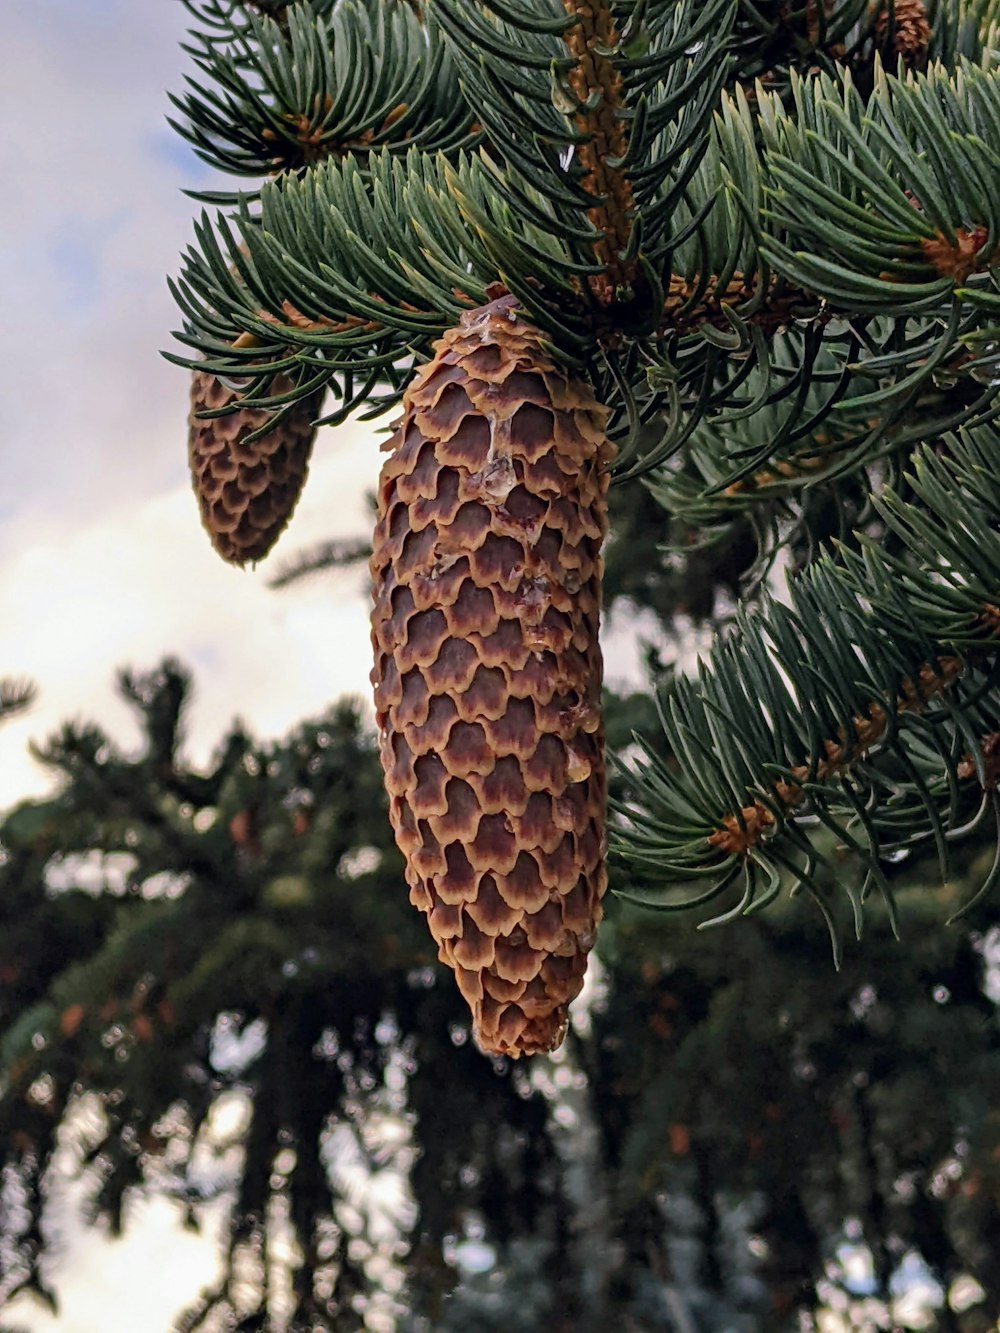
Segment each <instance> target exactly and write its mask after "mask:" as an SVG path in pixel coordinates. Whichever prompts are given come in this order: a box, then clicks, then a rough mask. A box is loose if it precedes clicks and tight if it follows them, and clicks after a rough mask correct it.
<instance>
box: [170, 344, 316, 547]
mask: <svg viewBox="0 0 1000 1333" xmlns="http://www.w3.org/2000/svg"><path fill="white" fill-rule="evenodd" d="M291 387H292V384H291V381H290V380H288V379H287V378H286V377H285V376H283V375H279V376H276V377H275V379H274V381H273V383H272V385H271V392H272V393H275V394H281V393H287V392H288V391H289V390H290V389H291ZM236 397H237V394H236V392H235V391H234V390H233V389H228V388H226V386H225V385H224V384H221V383H220V382H219V381H218V380H217V379H216V378H215V376H214V375H210V374H208V373H207V372H206V371H203V370H196V371H194V373H193V375H192V377H191V414H190V416H189V418H188V461H189V463H190V465H191V480H192V482H193V484H194V490H195V495H196V496H197V497H198V508H199V511H200V513H201V521H202V524H203V525H204V528H205V531H206V532H207V533H208V535H209V538H210V539H211V542H212V545H213V546H214V547H215V549H216V550H217V551H218V553H219V555H221V556H222V558H223V560H228V561H229V562H230V563H231V564H234V565H244V564H246V562H247V561H248V560H249V561H254V560H263V558H264V556H266V555H267V553H268V551H270V549H271V547H272V546H273V545H274V544H275V542H276V541H277V540H278V538H279V537H280V536H281V534H282V532H283V531H284V530H285V527H286V525H287V523H288V520H289V519H290V518H291V516H292V510H293V509H294V508H295V505H296V503H297V502H298V498H299V496H300V495H301V493H302V487H303V486H304V484H305V479H306V472H307V470H308V467H309V455H310V454H311V453H312V447H313V440H314V439H315V437H316V428H315V426H314V425H313V424H312V423H313V420H314V419H315V418H316V417H317V416H318V415H319V412H320V406H321V403H322V400H323V394H322V391H321V392H319V393H316V394H311V395H310V396H309V397H308V398H305V399H303V400H302V402H301V403H300V404H296V406H295V408H294V409H293V410H292V411H291V412H290V413H289V414H288V416H286V417H285V418H284V419H283V420H282V421H280V422H279V423H278V425H277V426H276V427H275V428H274V430H270V431H268V432H267V434H266V435H262V436H261V437H260V439H257V440H252V441H251V442H250V443H249V444H248V443H247V442H246V437H247V436H248V435H249V434H250V433H251V432H252V431H255V430H257V429H258V428H259V427H260V426H262V425H263V424H264V422H265V421H266V420H267V417H268V413H267V412H266V411H265V410H264V409H263V408H258V407H243V408H240V409H239V410H238V411H236V412H232V413H230V414H228V415H227V416H222V417H209V418H204V417H199V416H198V415H197V414H198V412H200V411H202V410H203V409H207V408H219V407H224V406H225V405H226V404H228V403H231V402H232V401H233V400H234V398H236Z"/></svg>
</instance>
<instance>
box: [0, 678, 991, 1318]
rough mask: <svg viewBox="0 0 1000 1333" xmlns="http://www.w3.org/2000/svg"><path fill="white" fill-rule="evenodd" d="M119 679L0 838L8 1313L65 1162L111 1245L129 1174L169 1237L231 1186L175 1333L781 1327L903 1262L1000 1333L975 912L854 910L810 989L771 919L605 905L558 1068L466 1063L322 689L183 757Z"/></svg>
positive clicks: (782, 910)
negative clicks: (117, 705) (286, 712)
mask: <svg viewBox="0 0 1000 1333" xmlns="http://www.w3.org/2000/svg"><path fill="white" fill-rule="evenodd" d="M120 683H121V687H122V689H123V691H124V693H125V696H126V697H127V698H128V699H129V700H130V701H131V702H132V704H133V706H134V707H135V709H136V713H137V717H138V718H139V720H140V721H141V723H142V735H143V742H142V746H141V749H140V750H139V751H138V752H137V753H136V754H134V755H126V754H124V753H122V752H121V751H120V749H118V748H117V747H116V746H115V745H114V744H113V742H111V741H110V740H109V738H108V737H107V736H106V735H104V734H103V733H102V732H100V731H99V730H98V729H95V728H92V727H88V726H85V725H82V724H75V725H73V726H67V727H65V728H63V729H62V731H61V732H60V733H59V734H58V735H56V736H54V737H53V738H52V739H51V740H50V741H49V742H48V743H47V745H46V746H44V747H42V748H41V749H40V751H39V753H40V754H41V755H42V756H43V757H44V758H45V759H46V761H47V762H48V763H50V764H51V765H53V767H54V769H55V771H56V772H57V773H58V774H60V775H61V781H60V785H59V788H58V790H57V792H56V794H55V795H54V796H53V797H51V798H50V799H48V800H41V801H30V802H25V803H23V804H22V805H20V806H19V807H17V808H16V809H14V810H13V811H11V812H10V813H9V814H8V816H7V817H6V819H5V820H4V821H3V823H2V826H0V847H2V853H3V854H2V857H0V941H2V943H0V1144H2V1145H3V1153H4V1174H3V1182H4V1183H3V1195H2V1204H3V1207H2V1212H0V1305H2V1306H3V1308H5V1309H9V1310H10V1319H11V1320H12V1321H13V1322H12V1323H10V1324H7V1323H6V1322H4V1323H3V1326H4V1327H5V1328H10V1329H15V1328H17V1314H18V1311H19V1310H22V1309H23V1306H20V1305H17V1304H14V1301H13V1298H14V1296H15V1295H16V1293H17V1292H18V1291H24V1290H26V1289H27V1290H30V1291H34V1293H35V1294H36V1296H39V1297H42V1298H47V1299H48V1300H50V1301H52V1300H54V1296H53V1294H52V1292H51V1291H50V1289H49V1288H50V1279H51V1274H52V1271H53V1266H54V1265H57V1261H58V1241H57V1240H56V1241H55V1242H53V1243H51V1244H50V1248H49V1249H48V1250H46V1249H45V1247H44V1243H43V1237H45V1236H46V1235H48V1236H49V1237H50V1238H51V1236H52V1235H53V1232H52V1230H50V1229H46V1227H45V1226H44V1225H43V1222H44V1211H45V1207H46V1201H47V1200H52V1201H54V1206H55V1207H56V1208H58V1201H59V1197H60V1192H59V1184H60V1179H61V1177H62V1176H64V1175H65V1174H66V1172H67V1171H68V1170H70V1169H74V1170H79V1171H81V1172H83V1173H84V1176H85V1178H86V1180H87V1181H88V1184H89V1190H88V1197H89V1200H90V1206H91V1209H92V1213H93V1215H94V1217H95V1218H104V1219H107V1220H108V1221H109V1222H110V1223H111V1226H112V1230H113V1231H116V1230H117V1229H119V1228H120V1227H121V1226H122V1224H123V1217H124V1212H125V1207H126V1204H127V1201H128V1198H129V1197H130V1194H131V1193H132V1192H134V1191H137V1190H138V1191H142V1192H145V1193H159V1194H163V1195H166V1196H167V1197H170V1198H173V1199H174V1200H176V1201H178V1203H179V1205H180V1206H181V1207H182V1208H183V1209H184V1210H185V1212H186V1215H187V1217H188V1220H189V1222H190V1223H191V1224H192V1225H198V1223H199V1220H200V1218H201V1217H202V1214H203V1208H204V1206H205V1205H206V1204H207V1203H210V1202H211V1201H212V1200H213V1199H216V1198H218V1197H220V1196H221V1197H222V1198H224V1199H225V1201H226V1207H227V1219H228V1226H227V1229H226V1235H227V1237H228V1240H227V1253H226V1255H225V1257H224V1264H223V1278H222V1282H221V1284H220V1286H219V1288H218V1289H217V1290H215V1291H212V1292H208V1293H206V1294H205V1296H204V1297H203V1299H202V1301H201V1302H200V1303H199V1304H198V1305H197V1306H196V1307H195V1308H194V1309H192V1310H191V1311H190V1312H189V1313H188V1315H187V1316H185V1318H184V1319H183V1320H182V1321H181V1322H180V1323H179V1324H178V1327H179V1328H186V1329H191V1330H193V1329H196V1328H205V1329H214V1328H220V1327H242V1328H245V1329H259V1330H262V1333H263V1331H264V1330H267V1331H268V1333H272V1331H273V1333H277V1330H279V1329H284V1328H290V1329H293V1330H303V1331H304V1330H309V1331H310V1333H315V1331H316V1330H317V1329H330V1330H337V1333H341V1330H345V1329H351V1328H358V1329H362V1328H372V1329H375V1328H380V1327H387V1326H392V1327H395V1328H397V1329H398V1330H400V1333H403V1330H406V1333H427V1331H428V1330H434V1331H435V1333H437V1331H438V1330H440V1331H441V1333H447V1330H452V1329H455V1330H458V1329H465V1328H469V1327H471V1326H475V1327H477V1328H483V1329H492V1328H496V1329H501V1328H509V1327H522V1328H525V1329H531V1330H534V1329H537V1328H538V1327H541V1326H544V1325H545V1324H552V1325H553V1327H555V1328H559V1329H566V1330H567V1333H568V1331H569V1330H573V1331H574V1333H576V1331H577V1330H580V1331H581V1333H588V1331H589V1330H594V1331H595V1333H597V1330H604V1329H607V1328H608V1327H610V1326H612V1324H613V1323H619V1324H621V1325H622V1326H623V1327H625V1328H629V1329H634V1330H640V1331H641V1333H645V1331H646V1330H649V1333H653V1330H659V1329H671V1330H673V1333H687V1330H689V1329H695V1330H698V1333H717V1330H719V1329H720V1328H735V1329H741V1330H746V1333H791V1330H793V1329H797V1328H801V1327H803V1326H806V1327H808V1322H807V1321H808V1319H809V1318H810V1317H811V1316H812V1314H813V1312H815V1310H816V1309H817V1308H818V1307H819V1306H821V1305H822V1304H824V1302H826V1301H829V1300H836V1299H837V1293H838V1292H839V1293H840V1297H841V1298H842V1299H843V1300H845V1301H848V1300H850V1299H852V1298H853V1299H855V1300H856V1301H857V1302H860V1298H861V1295H865V1296H866V1299H867V1305H866V1306H865V1309H866V1311H867V1317H868V1318H869V1320H871V1318H872V1317H873V1315H872V1310H873V1309H874V1308H881V1309H882V1310H883V1311H886V1310H887V1309H888V1307H889V1304H890V1302H891V1300H892V1298H893V1290H894V1289H893V1283H894V1282H895V1281H898V1274H899V1269H900V1266H901V1264H902V1262H903V1260H904V1259H905V1258H906V1256H907V1255H911V1256H912V1255H914V1254H919V1255H920V1256H921V1257H922V1261H923V1263H924V1265H925V1266H926V1269H927V1270H929V1272H930V1274H931V1275H932V1276H933V1278H934V1280H935V1281H936V1282H937V1283H938V1284H939V1286H940V1287H941V1288H942V1290H955V1289H957V1288H956V1285H955V1284H956V1283H958V1284H959V1285H961V1284H962V1283H963V1282H964V1284H965V1287H966V1290H967V1291H969V1290H971V1291H972V1293H973V1295H972V1301H971V1304H970V1305H969V1308H968V1309H966V1310H965V1311H963V1312H958V1311H955V1312H953V1311H951V1310H949V1309H948V1308H945V1309H943V1310H942V1311H941V1312H940V1314H939V1316H938V1319H937V1322H936V1325H935V1326H936V1328H937V1329H938V1330H939V1333H955V1331H956V1330H958V1331H959V1333H985V1330H986V1329H988V1328H989V1327H991V1326H992V1324H993V1323H995V1322H996V1319H997V1317H998V1315H1000V1281H998V1276H997V1270H996V1264H995V1254H996V1247H997V1244H998V1240H1000V1173H998V1167H997V1163H998V1160H1000V1121H998V1119H997V1116H996V1111H995V1108H996V1105H997V1102H998V1097H1000V1043H998V1039H997V1018H996V1010H995V998H990V997H991V995H992V996H994V997H995V995H996V993H997V992H996V986H997V983H996V978H995V976H994V975H993V972H992V971H991V966H995V963H994V964H992V965H991V964H990V955H991V937H990V936H988V935H987V934H986V933H984V932H985V927H986V926H987V924H988V921H989V916H988V914H987V913H986V912H985V911H984V910H983V909H982V908H981V907H980V908H979V909H976V910H977V913H978V919H977V920H975V921H974V923H973V924H974V925H975V926H976V927H977V930H978V933H969V932H967V931H966V932H962V933H958V932H955V935H954V937H952V936H951V935H948V934H945V933H943V932H941V931H939V930H936V929H935V928H934V921H935V919H936V918H937V917H938V916H939V914H940V912H941V911H942V910H945V911H947V910H949V909H950V908H951V907H952V906H953V905H954V903H955V902H957V901H959V900H960V898H961V888H960V887H959V888H956V889H955V890H950V891H948V892H947V893H941V892H937V893H935V892H933V890H932V889H931V888H930V886H929V884H928V883H924V884H923V885H921V886H919V887H918V886H914V887H913V888H911V889H910V890H908V891H906V903H905V906H906V913H907V919H908V920H909V921H911V922H912V923H913V925H914V930H913V935H912V939H911V941H910V948H909V949H907V950H906V951H902V950H900V948H899V946H898V945H897V944H896V942H895V941H894V940H893V939H892V937H891V933H890V932H889V931H888V930H887V929H886V928H885V922H884V921H882V922H880V923H879V924H880V928H879V929H876V930H875V931H873V932H872V937H871V938H870V939H869V940H867V941H866V942H865V945H864V946H863V947H861V946H855V947H854V948H853V949H852V950H850V951H849V952H848V954H847V956H846V957H845V959H844V962H843V965H842V967H841V969H840V971H839V972H838V971H836V970H835V969H834V968H832V967H831V966H830V964H829V957H828V943H827V938H826V933H825V930H824V928H823V926H822V923H821V922H820V921H818V920H817V919H816V918H815V917H813V916H812V915H811V914H808V913H803V912H802V911H801V910H800V909H799V907H798V905H797V904H796V903H794V902H789V901H785V902H782V903H781V904H775V907H774V910H773V911H771V912H769V913H767V914H766V915H764V916H760V917H752V918H751V919H750V920H749V921H747V922H746V923H744V924H743V926H742V928H741V929H739V930H732V931H729V932H725V931H716V932H710V933H709V934H708V935H707V936H706V935H699V934H698V933H697V931H696V929H695V928H694V923H693V922H691V921H690V920H688V919H684V920H682V921H681V922H680V923H679V924H678V923H675V922H674V921H669V922H668V921H667V919H666V918H653V919H652V924H651V921H650V918H649V917H648V914H646V913H645V912H643V911H642V910H641V909H634V908H631V907H629V906H627V905H625V906H622V907H619V909H618V910H617V911H616V912H615V914H614V915H613V917H612V919H611V920H610V921H609V922H608V923H607V926H606V929H605V930H604V931H603V933H602V940H601V944H600V946H599V953H600V956H601V962H602V965H603V966H602V969H601V976H600V978H599V979H597V987H596V990H595V992H594V994H593V996H592V997H591V1003H590V1004H589V1005H588V1006H587V1014H588V1019H587V1021H586V1022H585V1023H582V1024H581V1025H580V1026H579V1027H578V1028H576V1029H574V1030H573V1031H572V1032H571V1036H570V1039H569V1040H568V1042H567V1044H566V1046H565V1048H564V1050H563V1051H561V1052H559V1053H557V1057H556V1058H555V1059H554V1060H543V1061H536V1062H533V1064H532V1065H528V1066H525V1065H523V1064H514V1063H512V1062H510V1061H509V1060H507V1059H500V1060H490V1059H487V1058H486V1057H484V1056H483V1055H482V1054H481V1053H480V1052H479V1051H478V1050H477V1049H476V1048H475V1046H474V1044H473V1042H472V1040H471V1034H470V1030H469V1021H468V1011H467V1009H466V1007H465V1005H464V1003H463V1001H462V999H461V997H460V995H459V994H458V993H457V991H456V989H455V988H454V986H453V985H452V984H451V983H450V979H449V976H448V973H447V972H446V971H445V969H443V968H441V967H440V966H438V965H437V964H436V962H435V960H434V956H433V954H434V950H433V946H432V944H431V942H430V941H429V940H428V939H427V937H426V934H425V932H424V931H423V929H422V928H421V925H420V922H419V918H418V917H417V916H416V914H415V913H413V912H412V911H411V910H410V909H409V908H408V907H407V905H406V903H405V895H404V892H403V889H402V867H401V863H400V858H399V854H398V852H397V851H396V850H395V848H394V847H393V845H392V841H391V838H390V835H389V829H388V824H387V821H386V819H385V809H384V798H383V797H382V795H381V792H380V787H381V780H380V774H379V767H378V760H377V754H376V744H375V739H374V737H372V736H371V735H370V734H369V733H368V732H367V731H366V729H365V728H364V727H363V726H362V725H361V724H360V722H359V719H358V716H357V712H356V710H355V709H354V708H353V707H352V706H349V705H341V706H338V707H337V708H335V709H333V710H332V711H331V713H330V714H329V715H328V716H327V717H325V718H322V719H319V720H317V721H316V722H312V723H307V724H303V725H302V726H300V727H298V728H296V730H295V731H294V732H293V733H292V735H291V736H290V737H289V738H288V739H287V740H286V741H284V742H282V743H279V744H275V743H272V744H266V745H265V744H260V743H259V742H256V741H254V740H253V739H252V738H251V737H249V736H248V735H247V734H246V733H245V731H243V730H242V729H240V728H238V727H237V728H234V729H233V730H232V731H231V732H230V734H229V735H228V737H226V738H225V739H224V740H223V742H222V744H221V745H220V746H219V749H218V752H217V756H216V759H215V760H214V762H213V763H212V765H211V767H210V769H209V770H208V771H207V772H199V771H196V770H193V769H192V768H191V767H190V766H189V765H188V764H187V763H186V762H185V761H184V758H183V750H182V747H181V739H182V733H183V706H184V701H185V699H186V697H187V694H188V688H189V682H188V679H187V676H186V673H185V672H184V671H183V670H182V669H181V668H180V667H179V666H178V665H177V664H176V663H171V662H166V663H164V664H163V665H162V666H161V667H160V668H159V669H158V670H157V671H155V672H152V673H149V674H148V675H143V676H137V675H135V674H132V673H123V675H122V677H121V682H120ZM631 711H632V710H631V709H629V708H623V707H620V706H618V705H615V706H613V707H612V708H611V709H610V711H609V724H610V735H611V740H612V742H613V743H616V742H617V741H618V740H619V739H620V738H619V734H618V733H619V729H620V728H621V727H622V726H624V725H625V724H626V723H627V722H628V721H630V720H631V716H630V715H631ZM907 870H908V873H909V877H910V878H911V879H912V878H914V872H913V871H912V870H910V868H909V867H907ZM924 873H925V874H933V866H932V865H930V864H929V863H926V862H925V865H924ZM804 973H805V975H804ZM54 1234H55V1235H56V1236H58V1228H57V1229H56V1231H55V1233H54ZM52 1245H54V1249H53V1248H52ZM852 1245H853V1248H854V1250H855V1252H856V1253H863V1254H864V1255H866V1256H868V1259H867V1262H868V1264H869V1267H870V1270H871V1274H870V1281H869V1283H868V1286H867V1289H866V1291H864V1292H862V1293H859V1292H858V1291H857V1290H856V1288H855V1287H854V1286H852V1281H851V1276H850V1270H849V1269H845V1267H844V1255H845V1253H846V1251H847V1249H848V1248H849V1247H850V1246H852ZM68 1313H69V1314H70V1315H72V1311H69V1312H68ZM803 1321H806V1322H805V1324H804V1322H803ZM884 1322H885V1324H886V1326H887V1327H888V1326H890V1325H889V1322H888V1316H887V1315H886V1318H885V1320H884ZM894 1326H900V1327H907V1324H906V1323H903V1322H902V1320H900V1321H898V1323H897V1324H896V1325H894Z"/></svg>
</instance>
